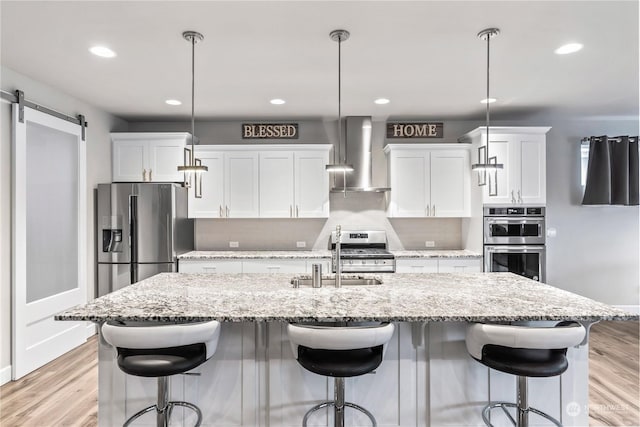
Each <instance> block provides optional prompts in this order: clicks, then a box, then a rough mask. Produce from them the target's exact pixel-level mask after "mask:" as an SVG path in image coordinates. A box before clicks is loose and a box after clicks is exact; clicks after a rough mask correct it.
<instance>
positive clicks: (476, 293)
mask: <svg viewBox="0 0 640 427" xmlns="http://www.w3.org/2000/svg"><path fill="white" fill-rule="evenodd" d="M378 276H379V277H381V278H382V280H383V284H381V285H370V286H344V287H342V288H340V289H336V288H332V287H323V288H319V289H314V288H311V287H300V288H293V287H292V285H291V278H292V277H293V275H291V274H184V273H162V274H158V275H156V276H153V277H151V278H149V279H146V280H143V281H141V282H139V283H136V284H133V285H131V286H127V287H125V288H123V289H120V290H118V291H116V292H113V293H111V294H108V295H105V296H103V297H100V298H98V299H96V300H93V301H91V302H89V303H87V304H85V305H82V306H77V307H75V308H72V309H69V310H66V311H64V312H62V313H59V314H58V315H56V317H55V318H56V320H89V321H96V322H102V321H106V320H155V321H199V320H213V319H215V320H219V321H225V322H259V321H296V322H300V321H406V322H426V321H517V320H569V319H571V320H585V321H595V320H632V319H633V320H635V319H638V316H637V315H631V314H627V313H625V312H623V311H621V310H618V309H616V308H613V307H610V306H608V305H606V304H602V303H599V302H596V301H593V300H591V299H588V298H585V297H582V296H579V295H576V294H573V293H571V292H567V291H563V290H560V289H558V288H555V287H552V286H549V285H545V284H541V283H539V282H535V281H533V280H529V279H526V278H523V277H520V276H517V275H515V274H512V273H434V274H398V273H395V274H380V275H378Z"/></svg>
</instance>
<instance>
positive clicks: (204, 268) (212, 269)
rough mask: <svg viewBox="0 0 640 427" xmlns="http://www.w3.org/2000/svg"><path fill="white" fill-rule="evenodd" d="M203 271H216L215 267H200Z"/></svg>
mask: <svg viewBox="0 0 640 427" xmlns="http://www.w3.org/2000/svg"><path fill="white" fill-rule="evenodd" d="M202 269H203V270H204V271H209V270H210V271H216V267H202Z"/></svg>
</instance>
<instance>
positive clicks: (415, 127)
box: [387, 122, 444, 139]
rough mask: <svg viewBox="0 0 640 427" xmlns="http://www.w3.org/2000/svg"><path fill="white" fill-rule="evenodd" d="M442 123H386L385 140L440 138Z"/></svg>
mask: <svg viewBox="0 0 640 427" xmlns="http://www.w3.org/2000/svg"><path fill="white" fill-rule="evenodd" d="M443 127H444V126H443V124H442V122H438V123H432V122H387V138H406V139H410V138H442V134H443Z"/></svg>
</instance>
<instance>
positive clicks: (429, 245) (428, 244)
mask: <svg viewBox="0 0 640 427" xmlns="http://www.w3.org/2000/svg"><path fill="white" fill-rule="evenodd" d="M424 246H425V247H426V248H435V246H436V242H434V241H433V240H427V241H425V242H424Z"/></svg>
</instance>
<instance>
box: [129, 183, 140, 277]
mask: <svg viewBox="0 0 640 427" xmlns="http://www.w3.org/2000/svg"><path fill="white" fill-rule="evenodd" d="M129 244H130V245H131V248H130V249H131V268H130V272H131V283H136V282H137V281H138V271H137V266H138V196H135V195H133V194H131V195H129Z"/></svg>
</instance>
